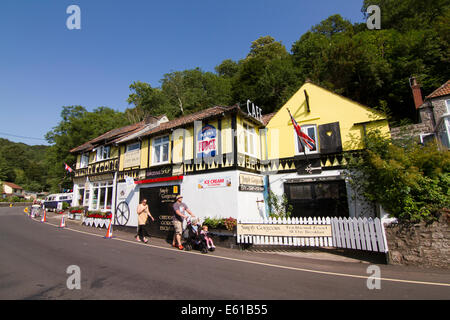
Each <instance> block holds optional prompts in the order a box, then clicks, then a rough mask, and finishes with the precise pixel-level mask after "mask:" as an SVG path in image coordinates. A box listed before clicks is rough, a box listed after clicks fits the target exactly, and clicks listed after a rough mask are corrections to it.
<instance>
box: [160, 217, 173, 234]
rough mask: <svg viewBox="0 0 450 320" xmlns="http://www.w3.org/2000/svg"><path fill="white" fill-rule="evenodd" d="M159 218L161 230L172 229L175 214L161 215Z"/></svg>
mask: <svg viewBox="0 0 450 320" xmlns="http://www.w3.org/2000/svg"><path fill="white" fill-rule="evenodd" d="M158 218H159V230H160V231H172V230H173V229H174V228H173V222H172V219H173V216H169V215H161V216H159V217H158Z"/></svg>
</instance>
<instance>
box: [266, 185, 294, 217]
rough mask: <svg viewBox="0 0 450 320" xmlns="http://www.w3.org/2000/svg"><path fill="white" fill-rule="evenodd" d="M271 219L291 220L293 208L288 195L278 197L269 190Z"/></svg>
mask: <svg viewBox="0 0 450 320" xmlns="http://www.w3.org/2000/svg"><path fill="white" fill-rule="evenodd" d="M267 202H268V205H269V210H270V212H269V217H271V218H289V217H290V216H291V214H292V210H293V207H292V205H290V204H289V200H288V198H287V196H286V194H284V193H283V195H282V196H281V197H279V196H277V195H276V194H275V193H274V192H273V191H272V190H269V197H268V201H267Z"/></svg>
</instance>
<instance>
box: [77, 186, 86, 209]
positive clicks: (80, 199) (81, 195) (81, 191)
mask: <svg viewBox="0 0 450 320" xmlns="http://www.w3.org/2000/svg"><path fill="white" fill-rule="evenodd" d="M83 199H84V188H79V189H78V199H76V205H77V206H80V205H83V202H84V201H83Z"/></svg>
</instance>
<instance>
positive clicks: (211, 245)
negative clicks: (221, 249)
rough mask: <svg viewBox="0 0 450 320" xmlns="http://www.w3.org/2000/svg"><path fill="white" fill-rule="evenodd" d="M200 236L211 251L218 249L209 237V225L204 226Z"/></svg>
mask: <svg viewBox="0 0 450 320" xmlns="http://www.w3.org/2000/svg"><path fill="white" fill-rule="evenodd" d="M200 235H201V236H202V237H203V239H204V240H205V241H206V245H207V246H208V249H209V251H214V250H215V249H216V247H215V246H214V242H213V241H212V239H211V237H210V236H209V232H208V226H207V225H203V227H202V231H200Z"/></svg>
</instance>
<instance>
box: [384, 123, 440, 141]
mask: <svg viewBox="0 0 450 320" xmlns="http://www.w3.org/2000/svg"><path fill="white" fill-rule="evenodd" d="M430 132H433V131H432V129H430V126H429V125H428V124H426V123H417V124H410V125H406V126H402V127H395V128H391V137H392V139H394V140H399V139H405V138H409V137H414V136H419V135H421V134H427V133H430Z"/></svg>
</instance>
